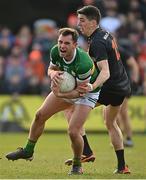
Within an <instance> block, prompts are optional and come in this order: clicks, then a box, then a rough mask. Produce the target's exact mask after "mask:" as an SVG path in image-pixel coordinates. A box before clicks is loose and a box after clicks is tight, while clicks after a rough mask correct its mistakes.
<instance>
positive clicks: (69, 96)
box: [55, 90, 80, 99]
mask: <svg viewBox="0 0 146 180" xmlns="http://www.w3.org/2000/svg"><path fill="white" fill-rule="evenodd" d="M55 95H56V96H57V97H60V98H67V99H74V98H78V97H80V93H79V92H78V91H77V90H73V91H70V92H66V93H61V92H59V93H57V94H55Z"/></svg>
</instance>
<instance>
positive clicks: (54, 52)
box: [50, 44, 59, 58]
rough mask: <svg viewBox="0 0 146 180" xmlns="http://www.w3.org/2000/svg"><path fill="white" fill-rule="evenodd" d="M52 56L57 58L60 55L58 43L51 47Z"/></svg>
mask: <svg viewBox="0 0 146 180" xmlns="http://www.w3.org/2000/svg"><path fill="white" fill-rule="evenodd" d="M50 56H51V57H52V58H57V57H59V50H58V45H57V44H56V45H54V46H53V47H52V48H51V51H50Z"/></svg>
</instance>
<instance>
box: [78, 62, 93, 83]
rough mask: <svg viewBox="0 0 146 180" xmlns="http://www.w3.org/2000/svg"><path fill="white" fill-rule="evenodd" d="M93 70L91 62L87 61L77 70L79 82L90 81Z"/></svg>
mask: <svg viewBox="0 0 146 180" xmlns="http://www.w3.org/2000/svg"><path fill="white" fill-rule="evenodd" d="M92 68H93V63H92V62H91V61H86V60H85V62H84V64H81V65H79V66H78V68H77V81H85V80H90V78H91V72H92Z"/></svg>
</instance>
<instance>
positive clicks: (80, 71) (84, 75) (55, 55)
mask: <svg viewBox="0 0 146 180" xmlns="http://www.w3.org/2000/svg"><path fill="white" fill-rule="evenodd" d="M50 59H51V65H54V66H57V67H58V68H59V70H60V71H67V72H68V73H70V74H71V75H73V76H74V77H75V78H76V80H77V81H80V82H81V81H84V80H86V79H90V83H91V84H92V83H94V81H95V80H96V78H97V76H98V74H99V70H98V69H97V68H95V65H94V63H93V61H92V59H91V58H90V56H89V55H88V53H87V52H85V51H84V50H82V49H80V48H76V49H75V52H74V56H73V59H72V60H71V61H66V60H65V59H64V58H63V57H60V55H59V50H58V45H55V46H54V47H53V48H52V49H51V53H50ZM99 89H100V88H99V87H98V88H96V89H95V90H94V91H92V92H97V91H99Z"/></svg>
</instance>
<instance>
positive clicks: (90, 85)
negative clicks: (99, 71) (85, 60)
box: [88, 83, 94, 92]
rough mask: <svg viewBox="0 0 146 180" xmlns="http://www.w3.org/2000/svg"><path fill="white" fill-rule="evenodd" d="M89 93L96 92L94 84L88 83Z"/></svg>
mask: <svg viewBox="0 0 146 180" xmlns="http://www.w3.org/2000/svg"><path fill="white" fill-rule="evenodd" d="M88 89H89V92H90V91H93V90H94V87H93V84H90V83H88Z"/></svg>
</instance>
